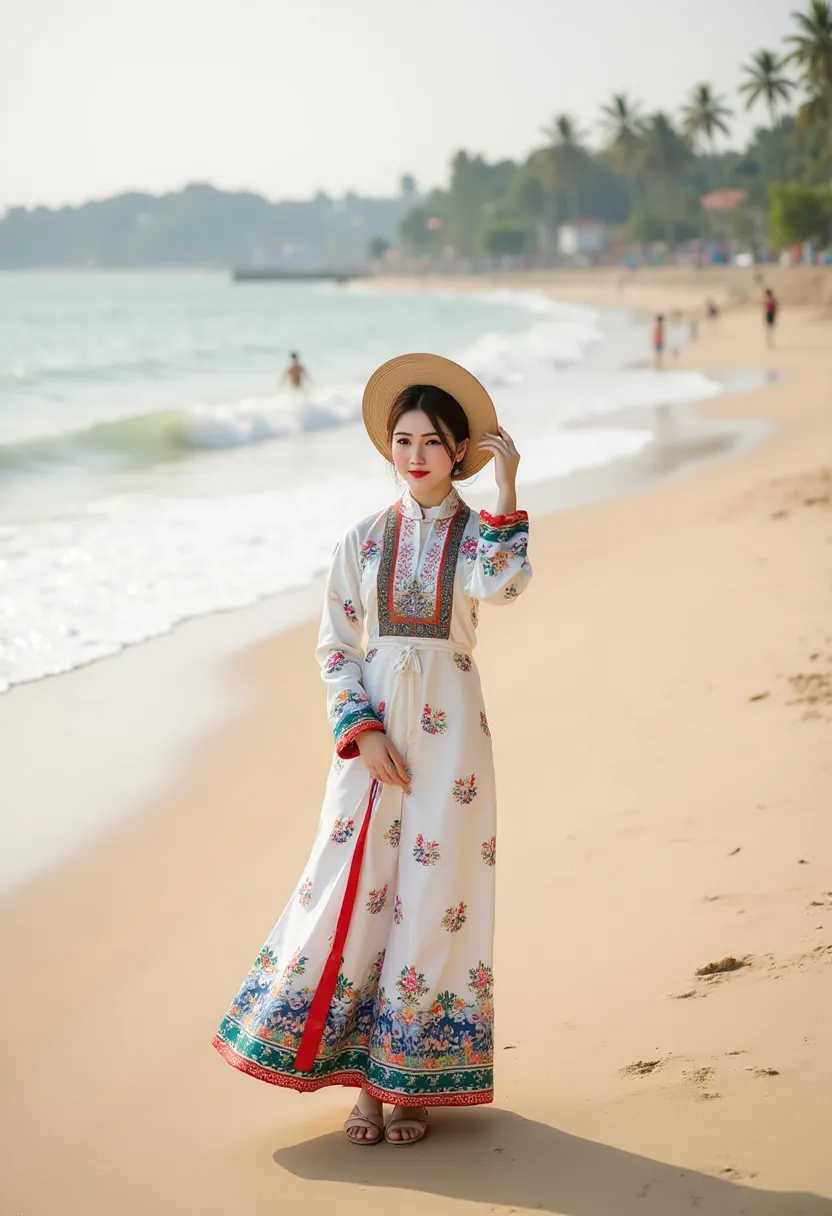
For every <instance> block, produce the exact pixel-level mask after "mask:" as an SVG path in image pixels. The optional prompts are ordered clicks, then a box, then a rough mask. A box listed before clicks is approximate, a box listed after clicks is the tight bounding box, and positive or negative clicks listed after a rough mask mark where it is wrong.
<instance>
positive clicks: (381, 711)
mask: <svg viewBox="0 0 832 1216" xmlns="http://www.w3.org/2000/svg"><path fill="white" fill-rule="evenodd" d="M386 712H387V702H386V701H379V703H378V709H377V710H376V713H377V714H378V716H379V717H380V718H381V720H382V722H383V721H384V715H385V713H386Z"/></svg>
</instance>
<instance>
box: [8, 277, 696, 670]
mask: <svg viewBox="0 0 832 1216" xmlns="http://www.w3.org/2000/svg"><path fill="white" fill-rule="evenodd" d="M250 298H251V297H246V300H248V299H250ZM337 299H338V298H337V297H333V300H332V301H331V307H333V308H334V307H336V301H337ZM484 302H486V303H489V304H491V305H493V306H494V307H495V309H496V308H497V307H498V306H502V307H503V308H505V307H506V306H507V305H509V304H512V305H518V306H521V307H522V308H523V309H524V310H525V311H526V312H527V313H528V314H529V318H530V324H527V325H525V327H523V326H522V325H521V326H518V327H517V328H516V329H515V330H514V331H511V330H510V329H509V328H508V327H507V328H506V329H505V330H503V329H500V328H499V327H496V326H495V327H494V328H493V329H490V330H489V332H487V333H480V336H478V337H476V338H474V339H473V340H470V341H468V342H467V344H462V345H460V347H459V349H456V350H454V349H447V348H446V350H445V352H444V353H448V354H451V355H452V356H454V357H456V358H458V359H459V360H460V362H462V363H463V364H465V365H466V366H467V367H469V368H470V369H471V371H473V372H474V373H475V374H476V375H478V376H480V377H481V378H482V380H483V381H484V383H486V384H487V385H488V387H489V388H490V390H491V391H492V394H493V396H494V399H495V402H496V404H497V408H498V412H499V415H500V419H501V422H503V423H504V424H505V425H506V426H507V427H508V429H509V430H510V431H511V432H512V434H513V435H514V436H515V438H516V439H517V441H518V445H519V447H520V450H521V451H522V452H523V457H524V458H523V462H522V464H521V466H520V468H521V483H522V484H529V483H532V482H540V481H545V480H547V479H550V478H553V477H559V476H563V475H566V474H568V473H571V472H574V471H576V470H578V469H586V468H592V467H597V466H599V465H602V464H605V463H607V462H609V461H611V460H615V459H617V458H620V457H622V456H626V455H632V454H634V453H636V452H638V451H640V450H641V449H642V448H644V447H645V446H646V445H647V444H648V443H649V442H650V441H651V433H650V431H649V430H646V429H638V430H636V429H631V428H629V427H623V426H618V425H616V422H615V413H616V412H617V411H620V410H622V409H626V408H628V407H632V406H651V405H661V404H667V403H669V402H674V401H691V400H698V399H703V398H705V397H708V396H712V395H713V394H714V393H715V392H717V391H718V388H717V386H716V385H714V384H713V383H712V382H711V381H709V380H707V379H706V378H705V377H703V376H701V375H699V374H698V373H688V372H683V373H673V372H668V373H665V374H663V375H657V374H655V373H653V372H650V371H621V370H619V371H604V370H598V369H597V367H595V366H594V365H593V364H592V363H591V361H590V363H587V364H584V360H585V359H586V357H587V356H588V355H594V354H595V353H596V352H598V351H600V350H602V349H603V348H602V345H601V344H602V342H603V338H604V329H603V324H602V321H603V319H602V318H601V317H600V316H599V314H598V313H597V312H595V311H594V310H592V309H586V308H578V307H573V306H569V305H559V304H557V303H555V302H553V301H551V300H549V299H547V298H546V297H544V296H540V295H538V294H536V293H519V294H511V295H509V294H507V293H486V295H485V296H484V297H482V298H481V299H480V301H479V304H480V309H481V311H480V313H479V314H477V315H478V316H480V318H481V322H480V323H481V324H482V323H487V322H488V320H489V319H490V317H488V316H486V310H484V309H482V307H481V306H482V304H483V303H484ZM246 306H247V307H248V306H249V305H246ZM338 307H340V304H339V305H338ZM379 307H381V304H380V305H379ZM385 307H386V305H385ZM421 307H427V306H426V305H422V306H421ZM459 308H461V309H464V308H465V302H464V301H459ZM494 315H495V316H496V313H495V314H494ZM443 317H444V314H443ZM444 323H445V322H444V320H443V324H444ZM406 332H407V334H408V335H409V334H410V332H411V331H410V328H407V329H406ZM429 337H430V335H427V337H426V339H425V340H426V341H427V339H428V338H429ZM645 339H646V335H645V334H644V333H643V332H642V331H641V330H640V329H638V328H634V329H633V335H632V342H631V347H632V349H631V357H632V356H633V355H636V354H639V353H641V352H642V351H643V345H642V344H645ZM397 341H399V342H400V345H399V348H400V349H401V348H402V347H404V346H406V345H407V342H406V341H401V340H399V339H397ZM434 341H435V347H436V348H439V346H440V343H439V341H438V340H437V339H435V340H434ZM624 345H626V343H625V344H624ZM373 358H374V359H376V358H377V356H376V355H375V354H374V355H373ZM155 400H156V401H157V402H158V396H157V398H156V399H155ZM360 405H361V386H360V384H359V383H358V382H357V381H354V380H351V379H350V378H349V372H347V375H346V376H345V377H344V378H343V379H341V380H338V379H335V378H333V379H332V380H331V381H330V382H323V383H321V384H317V383H315V384H313V385H312V387H311V389H310V390H309V392H308V393H307V394H306V395H305V396H302V395H292V394H289V393H285V392H273V393H272V395H271V396H268V395H260V396H258V395H252V394H248V393H243V394H240V395H239V396H238V397H237V398H234V397H233V396H229V399H228V401H227V402H225V403H223V402H222V401H220V402H218V403H211V402H207V401H206V402H203V403H202V404H198V405H184V406H183V405H177V406H176V408H173V409H159V408H158V405H157V408H156V409H155V410H147V411H146V412H145V413H143V414H138V415H136V414H134V415H132V416H130V417H126V418H125V417H124V416H121V417H115V418H113V417H110V418H109V419H107V420H104V421H101V422H99V423H98V424H96V425H95V426H93V427H92V428H87V429H86V430H81V431H75V432H68V433H67V432H66V431H62V432H60V433H59V434H57V435H55V434H53V435H52V436H50V437H47V440H45V441H44V442H46V443H48V444H50V445H52V446H51V447H50V448H49V454H48V457H47V455H46V449H45V448H44V447H42V446H41V447H38V446H37V445H38V444H40V443H41V440H37V441H36V443H35V445H34V446H33V445H31V444H30V445H28V446H26V445H24V446H25V448H26V450H25V452H23V455H24V456H25V460H26V463H25V465H20V466H19V468H24V469H25V475H26V476H27V477H30V478H37V477H41V476H43V477H44V478H45V479H46V480H45V481H44V486H45V487H50V486H52V485H53V484H55V483H54V482H53V481H52V480H50V478H51V477H52V474H51V473H50V472H49V470H50V469H51V468H52V465H53V464H54V463H55V462H60V461H61V460H64V461H66V460H71V461H72V462H73V468H78V467H83V466H84V465H85V462H88V463H89V466H90V468H91V469H92V474H91V476H92V475H94V476H95V477H98V476H99V468H100V463H101V454H102V452H103V453H104V454H105V455H106V457H107V460H108V463H107V466H106V468H107V477H108V480H107V481H106V482H101V485H102V486H104V485H106V487H107V492H106V493H104V492H101V491H100V490H97V491H96V492H95V493H94V494H90V495H88V496H87V497H86V498H85V499H84V500H83V501H79V502H77V503H73V504H72V505H71V507H69V506H64V507H63V508H61V509H57V508H56V509H55V510H53V511H51V512H50V513H44V512H43V511H40V512H38V513H37V514H36V515H35V516H30V517H29V518H19V519H16V518H13V517H10V516H9V513H8V511H6V512H5V513H4V516H3V521H4V522H2V523H0V570H2V591H0V689H2V688H5V687H8V686H10V685H11V684H15V683H19V682H22V681H27V680H34V679H38V678H40V677H42V676H44V675H50V674H55V673H59V672H63V671H68V670H70V669H72V668H73V667H77V666H79V665H81V664H83V663H86V662H89V661H91V660H93V659H96V658H101V657H103V656H105V655H108V654H113V653H115V652H117V651H118V650H120V649H122V648H123V647H125V646H129V645H131V644H133V643H136V642H139V641H142V640H144V639H146V638H149V637H152V636H155V635H158V634H160V633H163V632H165V631H167V630H168V629H170V628H171V627H172V626H173V625H175V624H176V623H177V622H179V621H182V620H184V619H187V618H189V617H192V616H196V615H200V614H204V613H208V612H212V611H216V610H219V609H227V608H231V607H235V606H238V605H243V604H249V603H253V602H254V601H256V600H257V599H259V598H262V597H264V596H268V595H271V594H273V593H275V592H278V591H281V590H285V589H288V588H291V587H297V586H302V585H303V584H304V583H307V582H308V581H309V580H310V579H312V578H313V577H314V575H315V574H316V572H318V571H320V570H321V569H322V568H325V567H326V566H327V564H328V561H329V557H330V554H331V551H332V546H333V542H334V540H335V539H336V537H337V534H338V533H339V532H340V531H341V530H342V529H343V527H344V526H345V525H346V524H347V523H348V522H350V521H351V520H352V519H356V518H360V517H361V516H363V515H366V514H369V513H370V512H371V511H373V510H378V509H381V508H382V507H383V506H384V504H385V503H387V502H389V501H391V500H392V499H393V497H394V496H395V493H396V490H395V486H394V483H393V481H392V479H391V477H390V475H389V471H388V469H387V468H386V467H385V466H384V464H383V462H381V461H380V460H379V458H378V456H377V455H376V454H375V452H374V451H373V449H372V448H371V447H370V445H369V444H368V443H367V441H366V437H365V435H364V433H363V429H362V428H361V427H360V425H359V419H360ZM84 408H85V409H86V403H85V405H84ZM83 416H85V417H86V416H87V415H86V414H84V415H83ZM602 416H603V417H604V419H605V421H604V424H603V425H602V426H598V425H594V426H593V427H591V428H577V429H564V427H565V426H568V424H569V423H572V422H577V421H581V420H585V419H589V418H593V417H595V418H600V417H602ZM8 450H9V449H8V448H6V449H0V474H2V469H3V465H2V460H3V453H4V452H6V453H8ZM189 453H198V455H196V456H194V455H192V454H191V455H189ZM17 454H18V455H20V452H18V453H17ZM128 458H129V461H132V462H134V463H126V469H127V472H128V473H129V479H126V480H125V481H124V490H123V492H119V493H115V494H114V493H112V485H113V475H112V471H111V467H112V460H116V469H117V470H118V469H119V468H121V465H120V464H118V461H124V462H128ZM7 464H8V460H7ZM44 470H45V471H44ZM95 484H96V485H98V482H96V483H95ZM490 485H491V476H490V471H489V470H486V471H485V472H484V473H482V474H481V475H480V477H479V479H478V481H477V484H476V485H475V486H474V487H473V490H472V492H471V494H470V495H469V497H471V498H472V501H473V502H474V504H475V505H479V502H482V503H483V504H484V503H485V502H486V496H487V492H488V488H489V486H490ZM46 493H48V490H47V489H45V494H46ZM277 623H278V622H276V624H277Z"/></svg>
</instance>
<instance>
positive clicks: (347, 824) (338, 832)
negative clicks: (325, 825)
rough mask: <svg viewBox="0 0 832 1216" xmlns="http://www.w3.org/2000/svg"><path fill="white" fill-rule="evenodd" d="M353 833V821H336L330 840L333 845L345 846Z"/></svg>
mask: <svg viewBox="0 0 832 1216" xmlns="http://www.w3.org/2000/svg"><path fill="white" fill-rule="evenodd" d="M354 831H355V820H354V819H336V820H335V826H334V827H333V829H332V835H331V836H330V840H331V841H332V842H333V844H346V843H347V841H348V840H349V838H350V837H351V836H352V834H353V832H354Z"/></svg>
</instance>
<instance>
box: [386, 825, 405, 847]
mask: <svg viewBox="0 0 832 1216" xmlns="http://www.w3.org/2000/svg"><path fill="white" fill-rule="evenodd" d="M401 838H402V821H401V819H394V820H393V822H392V823H391V824H390V830H389V831H387V832H385V833H384V839H385V840H386V841H387V842H388V844H389V845H390V847H391V848H393V849H397V848H398V847H399V841H400V840H401Z"/></svg>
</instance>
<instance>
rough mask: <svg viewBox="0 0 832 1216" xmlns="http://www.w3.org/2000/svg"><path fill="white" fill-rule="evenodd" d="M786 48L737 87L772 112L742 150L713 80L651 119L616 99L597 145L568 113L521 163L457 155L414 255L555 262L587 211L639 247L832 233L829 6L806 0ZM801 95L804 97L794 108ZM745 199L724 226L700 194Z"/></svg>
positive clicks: (601, 120) (634, 104)
mask: <svg viewBox="0 0 832 1216" xmlns="http://www.w3.org/2000/svg"><path fill="white" fill-rule="evenodd" d="M792 20H793V28H792V32H791V33H790V34H789V35H788V36H787V37H786V39H785V41H784V45H783V47H782V48H781V49H779V50H771V49H763V50H760V51H758V52H757V53H756V54H755V55H754V56H753V58H752V59H751V61H750V62H749V63H748V64H746V65H744V66H743V68H742V79H741V81H740V83H739V87H738V93H739V98H740V101H741V104H743V105H744V106H745V107H746V108H747V109H749V110H764V111H765V113H766V117H767V120H768V121H767V124H766V125H764V126H761V127H759V128H758V129H757V130H756V131H755V133H754V136H753V138H752V139H751V141H750V142H749V144H748V146H747V147H746V148H745V149H744V150H743V151H724V152H719V151H718V150H717V142H718V139H719V137H720V136H723V137H728V136H730V133H731V123H732V119H733V118H734V111H733V110H732V108H731V106H730V105H729V102H728V99H727V98H726V97H725V96H723V95H721V94H719V93H718V92H717V91H716V90H715V89H714V88H713V87H712V85H710V84H708V83H705V82H703V83H698V84H696V85H695V86H694V87H693V88H692V89H691V91H690V93H689V95H688V98H687V99H686V101H685V102H684V104H683V105H682V106H681V107H680V110H679V112H678V114H668V113H665V112H664V111H658V112H655V113H645V110H644V107H643V106H642V105H641V104H640V103H639V102H638V101H637V100H636V99H634V98H632V97H631V96H630V95H629V94H628V93H626V92H624V93H615V94H614V95H613V96H612V97H611V98H610V99H609V101H608V102H607V103H606V104H605V105H604V106H603V107H602V109H601V112H600V113H599V115H598V117H597V125H598V128H599V131H600V134H601V148H600V150H599V151H591V150H590V148H589V147H588V144H587V140H588V136H587V134H586V133H585V132H584V130H583V129H582V128H581V125H580V123H579V122H578V121H577V120H576V119H575V117H574V116H573V115H571V114H566V113H564V114H558V115H556V116H555V117H554V119H553V120H552V121H551V122H550V123H549V124H547V125H546V126H545V127H543V128H542V130H541V134H542V136H543V143H542V145H541V146H540V147H538V148H537V149H535V150H534V151H533V152H532V153H531V154H530V155H529V157H528V158H527V159H526V160H525V161H524V162H522V163H518V162H515V161H511V160H504V161H499V162H497V163H488V162H487V161H486V160H485V159H484V158H483V157H481V156H477V155H470V154H469V153H468V152H465V151H460V152H457V153H456V155H455V156H454V157H453V160H452V161H451V166H450V184H449V186H448V188H447V189H446V190H436V191H434V192H433V193H432V194H431V195H430V196H429V197H428V198H426V199H424V200H423V201H422V202H420V204H419V205H418V206H416V207H414V208H413V209H412V210H411V211H410V212H409V213H408V214H407V215H406V216H405V217H404V218H403V220H402V222H401V225H400V239H401V243H402V246H403V248H404V249H405V250H407V251H408V252H409V253H412V254H437V253H440V252H441V251H442V250H443V249H446V248H448V247H450V248H451V249H453V251H454V252H455V253H456V254H459V255H461V256H463V257H474V258H475V257H478V256H482V255H484V254H486V255H491V256H499V255H505V254H509V255H522V254H526V255H531V256H540V255H547V254H549V255H553V254H554V251H555V249H556V242H557V231H558V228H559V226H560V225H561V224H562V223H564V222H567V221H569V220H573V219H576V218H578V217H592V218H593V219H599V220H603V221H606V222H607V223H609V224H610V225H615V226H623V228H624V232H625V235H626V238H627V239H628V240H629V241H630V242H633V243H644V242H665V243H667V244H668V245H670V246H675V245H676V244H678V243H679V242H681V241H688V240H692V239H694V238H700V239H701V238H707V237H709V236H714V235H719V236H721V237H722V238H724V237H725V236H726V235H730V236H733V237H736V238H738V239H740V240H744V241H747V242H749V243H753V242H754V241H757V242H758V243H760V244H763V243H766V244H770V245H772V246H774V247H784V246H787V245H790V244H793V243H795V242H798V241H803V240H813V241H815V242H818V243H820V244H826V243H827V242H829V241H830V238H832V191H830V188H829V181H830V178H832V3H830V2H829V0H811V2H810V4H809V8H808V10H807V11H804V12H797V13H794V14H793V15H792ZM798 96H801V97H802V100H801V103H800V104H799V105H798V106H797V107H796V108H793V102H794V101H795V100H796V98H797V97H798ZM722 189H735V190H740V191H743V192H744V195H745V202H744V204H743V205H741V206H738V207H737V208H736V209H735V210H733V211H731V212H730V213H728V214H727V215H724V216H719V217H718V218H716V217H714V216H713V215H711V214H710V213H709V212H708V211H707V210H705V209H704V208H703V207H702V204H701V200H702V198H703V196H705V195H707V194H709V193H711V192H713V191H716V190H722Z"/></svg>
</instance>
